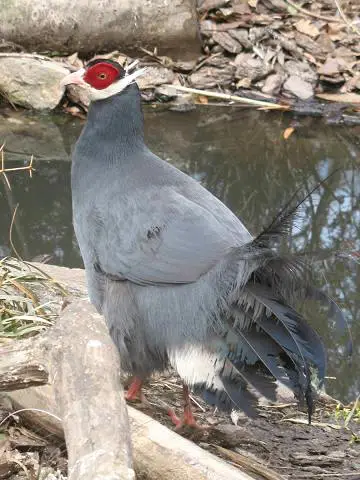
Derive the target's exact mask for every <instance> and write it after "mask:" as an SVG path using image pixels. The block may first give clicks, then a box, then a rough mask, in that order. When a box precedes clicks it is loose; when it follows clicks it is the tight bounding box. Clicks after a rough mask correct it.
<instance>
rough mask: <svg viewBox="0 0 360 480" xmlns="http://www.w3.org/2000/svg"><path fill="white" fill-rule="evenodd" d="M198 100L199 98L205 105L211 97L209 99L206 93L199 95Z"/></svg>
mask: <svg viewBox="0 0 360 480" xmlns="http://www.w3.org/2000/svg"><path fill="white" fill-rule="evenodd" d="M197 100H198V102H199V103H202V104H204V105H206V104H208V103H209V99H208V97H205V95H198V98H197Z"/></svg>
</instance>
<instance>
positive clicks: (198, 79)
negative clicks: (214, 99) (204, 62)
mask: <svg viewBox="0 0 360 480" xmlns="http://www.w3.org/2000/svg"><path fill="white" fill-rule="evenodd" d="M233 79H234V68H233V67H232V66H231V65H229V66H228V67H225V68H221V69H220V68H216V67H202V68H200V70H198V71H197V72H194V73H192V74H191V75H190V77H189V80H190V83H191V85H192V86H193V87H195V88H203V89H206V88H215V87H217V86H218V85H220V86H228V85H230V84H231V82H232V81H233Z"/></svg>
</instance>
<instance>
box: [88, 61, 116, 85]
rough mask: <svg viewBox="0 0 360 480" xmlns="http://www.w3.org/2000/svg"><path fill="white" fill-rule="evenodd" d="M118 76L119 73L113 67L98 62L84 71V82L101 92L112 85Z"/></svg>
mask: <svg viewBox="0 0 360 480" xmlns="http://www.w3.org/2000/svg"><path fill="white" fill-rule="evenodd" d="M119 76H120V72H119V71H118V69H117V68H116V67H115V66H114V65H111V64H109V63H105V62H103V63H102V62H100V63H96V64H95V65H93V66H91V67H89V68H88V69H87V70H86V72H85V75H84V80H85V82H86V83H88V84H89V85H90V86H91V87H93V88H96V90H103V89H104V88H107V87H109V86H110V85H111V84H112V83H114V82H115V81H116V80H117V79H118V78H119Z"/></svg>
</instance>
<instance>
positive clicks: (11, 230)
mask: <svg viewBox="0 0 360 480" xmlns="http://www.w3.org/2000/svg"><path fill="white" fill-rule="evenodd" d="M18 207H19V204H17V205H16V207H15V209H14V213H13V216H12V218H11V223H10V230H9V241H10V245H11V248H12V249H13V251H14V253H15V255H16V256H17V258H18V259H19V260H22V258H21V256H20V255H19V252H18V251H17V250H16V248H15V245H14V242H13V239H12V232H13V227H14V223H15V216H16V212H17V209H18Z"/></svg>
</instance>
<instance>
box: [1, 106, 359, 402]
mask: <svg viewBox="0 0 360 480" xmlns="http://www.w3.org/2000/svg"><path fill="white" fill-rule="evenodd" d="M0 115H1V114H0ZM291 122H293V120H292V119H291V117H290V116H288V115H287V114H283V115H279V114H275V113H271V112H268V113H266V112H255V111H245V110H243V109H234V110H231V109H225V108H224V109H223V108H220V107H213V108H210V107H202V108H200V109H198V110H196V111H192V112H188V113H179V112H167V111H156V112H155V111H153V110H149V111H147V112H146V127H147V139H148V143H149V144H150V146H151V148H152V149H153V150H154V151H155V152H156V153H158V154H159V155H160V156H161V157H162V158H164V159H166V160H168V161H170V162H172V163H173V164H175V165H176V166H178V167H179V168H181V169H182V170H184V171H185V172H187V173H188V174H190V175H192V176H193V177H194V178H196V179H197V180H198V181H201V182H202V183H203V184H204V185H205V186H206V187H207V188H208V189H210V190H211V191H212V192H213V193H214V194H215V195H217V196H218V197H220V198H221V199H222V200H223V201H224V202H225V203H226V204H227V205H228V206H229V207H230V208H231V209H233V210H234V211H235V212H236V213H237V214H238V215H239V216H240V217H241V218H242V220H243V221H244V223H245V224H246V225H247V226H248V228H249V229H250V231H252V232H253V233H254V234H256V233H257V232H259V231H260V230H261V228H262V227H263V226H265V225H266V224H268V223H269V221H270V220H271V218H272V217H273V216H274V215H276V213H277V212H278V211H279V210H280V209H281V208H282V207H283V206H284V205H285V204H286V202H287V201H288V200H289V198H290V197H291V196H292V195H293V193H294V191H295V190H296V189H298V188H301V189H302V190H303V191H304V192H305V191H307V190H309V188H311V186H312V185H314V184H315V183H316V182H317V181H318V180H319V179H320V178H323V177H325V176H326V175H327V174H328V173H330V172H331V171H333V170H334V169H336V168H339V169H340V171H339V173H338V174H336V175H334V176H332V177H331V178H330V180H329V181H328V182H327V184H326V186H325V187H323V188H321V189H320V190H319V191H317V192H316V193H315V194H314V195H313V196H312V199H311V201H308V202H307V203H306V206H305V209H304V212H303V215H302V216H301V217H300V219H299V220H298V222H297V228H295V227H294V229H293V235H292V238H291V240H290V248H291V249H293V250H296V251H301V250H311V251H317V250H320V249H326V250H327V251H328V252H333V253H335V252H336V251H339V250H344V249H347V250H350V251H352V252H360V173H359V161H360V155H359V153H360V142H359V140H358V137H359V133H360V130H359V127H352V128H350V127H346V128H345V127H330V126H326V125H325V124H324V123H323V122H322V121H321V120H319V119H307V118H306V119H298V121H297V124H296V130H295V132H294V133H293V135H292V136H291V137H290V138H289V139H288V140H284V138H283V132H284V130H285V128H287V127H289V125H290V124H291ZM82 125H83V122H82V121H81V120H78V119H75V118H73V117H70V116H65V115H63V116H60V115H59V116H49V115H40V116H39V115H38V116H35V115H33V114H30V113H27V114H24V113H15V114H14V113H11V115H7V113H6V112H5V113H3V114H2V117H1V116H0V143H1V142H2V141H3V140H6V160H7V161H6V166H7V167H13V166H21V165H24V164H26V162H27V161H28V159H29V158H30V155H31V154H33V155H34V156H35V159H36V160H35V168H36V172H35V174H34V176H33V178H32V179H30V178H29V177H28V175H27V173H25V172H22V173H17V174H9V179H10V182H11V186H12V190H11V192H10V191H9V190H8V189H7V188H5V184H2V185H0V195H1V205H2V208H1V210H0V222H1V226H2V228H1V231H0V254H1V255H6V254H9V253H10V251H11V249H10V244H9V226H10V222H11V212H12V211H13V209H14V206H15V205H16V204H17V203H19V210H18V213H17V216H16V222H15V224H14V229H13V242H14V244H15V246H16V248H17V250H18V251H19V253H20V254H21V255H22V257H23V258H25V259H32V258H34V257H35V256H37V255H40V254H50V255H51V256H52V263H57V264H60V265H66V266H81V265H82V262H81V258H80V256H79V251H78V248H77V244H76V239H75V237H74V233H73V229H72V225H71V198H70V161H69V155H70V152H71V147H72V145H73V143H74V142H75V140H76V138H77V137H78V135H79V132H80V130H81V128H82ZM99 161H101V159H99ZM94 194H96V192H94ZM356 260H357V261H358V262H360V259H359V257H356V256H354V257H353V260H350V259H344V258H342V259H338V260H337V261H335V259H334V258H330V259H329V260H327V261H326V262H325V263H324V262H321V263H319V264H317V265H315V268H316V269H317V271H318V276H319V284H320V285H321V286H322V287H323V289H324V290H325V291H326V292H327V293H329V294H330V295H331V296H332V297H333V298H334V299H335V300H336V301H338V302H339V304H340V305H341V306H342V308H343V309H344V312H345V314H346V318H347V320H348V322H349V323H350V324H351V328H352V333H353V337H354V344H355V347H354V357H353V360H352V363H351V364H349V363H348V362H347V361H346V359H345V358H344V354H343V352H344V344H345V340H344V338H341V339H340V338H339V337H338V336H337V335H335V329H334V328H333V325H332V322H328V321H326V319H325V317H324V315H321V314H320V313H318V312H317V310H314V309H312V310H311V314H312V315H311V316H312V321H313V323H314V324H315V326H316V328H317V329H318V331H319V332H320V333H321V335H322V336H323V338H324V340H325V342H326V345H327V348H328V352H329V372H328V375H329V376H330V377H332V376H334V377H336V380H333V379H329V380H328V382H327V389H328V392H329V393H330V394H333V395H335V396H337V397H338V398H340V399H343V400H352V399H354V398H355V397H356V396H357V395H358V394H359V391H360V375H359V373H360V367H359V350H360V349H359V343H360V323H359V322H360V295H359V287H360V266H359V264H358V263H356Z"/></svg>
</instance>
